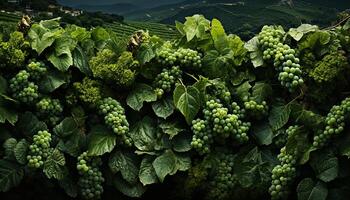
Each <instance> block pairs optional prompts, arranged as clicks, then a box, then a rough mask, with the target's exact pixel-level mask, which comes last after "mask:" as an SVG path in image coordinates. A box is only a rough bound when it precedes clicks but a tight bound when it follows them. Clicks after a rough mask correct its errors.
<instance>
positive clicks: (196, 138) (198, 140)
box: [191, 119, 213, 155]
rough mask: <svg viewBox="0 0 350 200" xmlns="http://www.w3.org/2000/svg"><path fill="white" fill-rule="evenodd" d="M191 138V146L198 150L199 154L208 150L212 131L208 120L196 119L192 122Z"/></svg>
mask: <svg viewBox="0 0 350 200" xmlns="http://www.w3.org/2000/svg"><path fill="white" fill-rule="evenodd" d="M192 131H193V134H194V135H193V138H192V142H191V146H192V147H193V148H194V149H196V150H197V151H198V153H199V154H201V155H202V154H206V153H209V152H210V144H212V143H213V133H212V130H211V128H210V126H209V123H208V121H206V120H202V119H196V120H193V122H192Z"/></svg>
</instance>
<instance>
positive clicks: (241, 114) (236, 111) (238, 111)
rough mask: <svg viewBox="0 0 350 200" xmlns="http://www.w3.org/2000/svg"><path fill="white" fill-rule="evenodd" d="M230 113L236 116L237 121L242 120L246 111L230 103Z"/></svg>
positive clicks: (234, 103)
mask: <svg viewBox="0 0 350 200" xmlns="http://www.w3.org/2000/svg"><path fill="white" fill-rule="evenodd" d="M231 110H232V113H233V114H235V115H237V116H238V118H239V119H243V118H244V117H245V113H246V110H245V109H243V108H241V107H240V106H239V105H238V103H237V102H232V103H231Z"/></svg>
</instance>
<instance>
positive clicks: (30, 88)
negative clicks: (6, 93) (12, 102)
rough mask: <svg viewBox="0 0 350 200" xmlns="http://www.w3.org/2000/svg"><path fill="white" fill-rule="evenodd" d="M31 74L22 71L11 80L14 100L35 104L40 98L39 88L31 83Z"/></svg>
mask: <svg viewBox="0 0 350 200" xmlns="http://www.w3.org/2000/svg"><path fill="white" fill-rule="evenodd" d="M29 77H30V74H29V73H28V72H27V71H25V70H21V71H20V72H19V73H18V74H17V75H16V76H15V77H13V78H12V79H11V80H10V82H9V83H10V92H11V93H12V96H13V98H14V99H17V100H19V101H21V102H23V103H28V104H30V103H34V101H35V100H36V99H37V98H38V97H39V94H38V86H37V85H35V84H34V83H33V82H30V81H29Z"/></svg>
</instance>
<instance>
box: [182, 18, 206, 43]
mask: <svg viewBox="0 0 350 200" xmlns="http://www.w3.org/2000/svg"><path fill="white" fill-rule="evenodd" d="M209 28H210V21H209V20H207V19H205V17H204V16H203V15H193V16H192V17H186V22H185V23H184V26H183V30H184V31H185V32H186V38H187V41H188V42H189V41H191V40H192V39H193V38H195V37H197V38H198V39H202V38H203V37H204V36H205V34H206V31H207V30H209Z"/></svg>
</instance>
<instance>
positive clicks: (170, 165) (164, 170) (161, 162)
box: [152, 151, 176, 182]
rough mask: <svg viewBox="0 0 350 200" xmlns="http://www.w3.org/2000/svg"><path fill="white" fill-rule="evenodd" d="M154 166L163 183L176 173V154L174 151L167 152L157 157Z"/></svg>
mask: <svg viewBox="0 0 350 200" xmlns="http://www.w3.org/2000/svg"><path fill="white" fill-rule="evenodd" d="M152 165H153V167H154V170H155V172H156V174H157V176H158V178H159V180H160V182H163V181H164V178H165V177H166V176H167V175H170V174H172V173H174V171H176V157H175V154H174V153H173V152H172V151H166V152H164V153H163V154H162V155H160V156H159V157H157V158H156V159H155V160H154V161H153V163H152Z"/></svg>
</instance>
